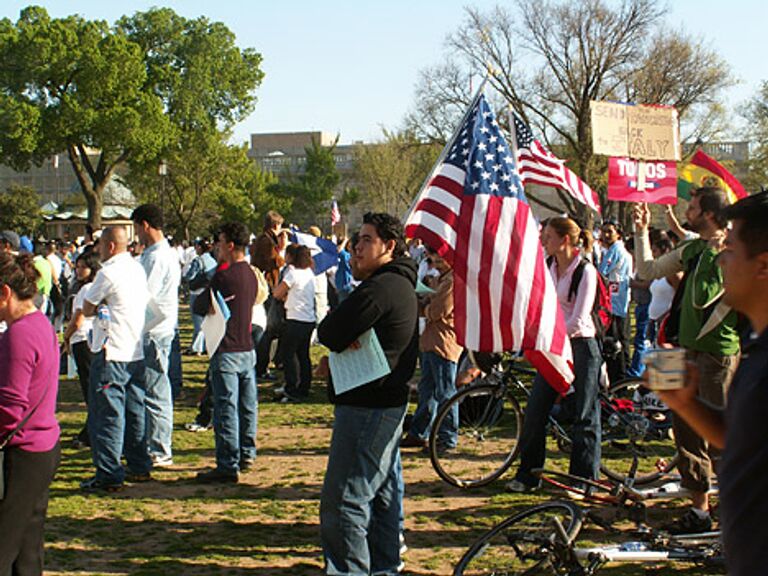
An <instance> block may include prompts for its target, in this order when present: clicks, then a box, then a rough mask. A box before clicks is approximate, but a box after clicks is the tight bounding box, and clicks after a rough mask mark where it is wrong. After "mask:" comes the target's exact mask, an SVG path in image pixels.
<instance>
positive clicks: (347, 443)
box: [318, 212, 418, 575]
mask: <svg viewBox="0 0 768 576" xmlns="http://www.w3.org/2000/svg"><path fill="white" fill-rule="evenodd" d="M352 257H353V258H354V259H355V264H356V266H355V270H356V278H357V279H359V280H363V282H362V283H361V284H360V285H359V286H358V287H357V288H355V290H354V291H353V292H352V293H351V294H350V295H349V296H348V297H347V298H346V299H345V300H344V301H343V302H342V303H340V304H339V306H338V307H337V308H336V309H334V310H333V311H332V312H331V313H330V314H329V315H328V316H326V318H325V320H323V322H322V323H321V324H320V326H319V328H318V337H319V339H320V342H321V343H323V344H324V345H326V346H327V347H328V348H329V349H330V350H332V351H333V352H342V351H344V350H345V349H347V348H348V347H350V346H353V347H354V346H355V342H356V341H357V339H358V338H359V337H360V336H361V335H362V334H363V333H364V332H366V331H367V330H368V329H370V328H373V330H374V332H375V333H376V336H377V337H378V339H379V342H380V343H381V347H382V349H383V350H384V353H385V355H386V357H387V361H388V363H389V367H390V369H391V372H390V373H389V374H388V375H386V376H384V377H383V378H380V379H378V380H374V381H372V382H369V383H368V384H364V385H362V386H360V387H358V388H354V389H352V390H349V391H348V392H345V393H343V394H340V395H336V394H335V393H334V389H333V382H332V381H331V382H329V386H328V391H329V396H330V400H331V402H332V403H333V404H335V409H334V424H333V437H332V438H331V447H330V453H329V456H328V467H327V469H326V473H325V481H324V483H323V492H322V496H321V500H320V532H321V538H322V543H323V552H324V554H325V562H326V573H327V574H333V575H340V574H397V573H398V571H399V566H400V540H399V539H400V513H401V511H402V491H401V490H399V489H398V482H401V481H402V468H401V466H400V458H399V452H398V450H399V448H398V444H399V439H400V436H401V434H402V426H403V418H404V416H405V412H406V408H407V403H408V380H410V378H411V376H412V375H413V371H414V369H415V367H416V359H417V356H418V332H417V320H418V310H417V302H416V293H415V290H414V289H415V286H416V264H415V262H414V261H413V260H412V259H411V258H409V257H408V256H406V247H405V238H404V235H403V227H402V224H401V223H400V221H399V220H397V218H394V217H393V216H390V215H388V214H380V213H378V214H373V213H370V212H369V213H368V214H366V215H365V216H364V217H363V225H362V227H361V228H360V237H359V240H358V242H357V244H356V245H355V250H354V254H353V256H352Z"/></svg>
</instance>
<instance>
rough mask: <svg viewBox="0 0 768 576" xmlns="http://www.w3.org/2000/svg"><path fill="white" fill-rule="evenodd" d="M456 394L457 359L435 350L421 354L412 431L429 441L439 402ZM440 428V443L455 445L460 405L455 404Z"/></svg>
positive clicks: (411, 432) (449, 445)
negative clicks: (451, 359)
mask: <svg viewBox="0 0 768 576" xmlns="http://www.w3.org/2000/svg"><path fill="white" fill-rule="evenodd" d="M454 394H456V362H451V361H450V360H446V359H445V358H443V357H442V356H440V355H439V354H436V353H434V352H424V353H422V355H421V380H419V403H418V405H417V406H416V412H414V414H413V420H412V421H411V430H410V434H413V435H414V436H417V437H419V438H421V439H422V440H426V439H427V438H428V437H429V433H430V431H431V429H432V423H433V422H434V421H435V416H437V411H438V409H439V408H440V405H441V404H442V403H443V402H445V401H447V400H448V399H450V398H451V397H452V396H453V395H454ZM453 408H454V409H453V410H451V413H450V414H449V415H448V417H447V418H446V419H445V420H443V425H442V426H441V428H440V430H438V432H437V434H438V439H439V440H440V443H441V444H444V445H446V446H448V447H451V448H453V447H455V446H456V443H457V441H458V425H459V405H458V404H455V405H454V406H453Z"/></svg>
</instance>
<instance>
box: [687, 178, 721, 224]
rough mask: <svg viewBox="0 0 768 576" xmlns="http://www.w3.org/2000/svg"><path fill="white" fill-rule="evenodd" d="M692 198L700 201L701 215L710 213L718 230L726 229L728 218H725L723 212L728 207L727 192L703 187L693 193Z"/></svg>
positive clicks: (712, 187)
mask: <svg viewBox="0 0 768 576" xmlns="http://www.w3.org/2000/svg"><path fill="white" fill-rule="evenodd" d="M691 196H695V197H696V198H698V199H699V208H700V209H701V213H702V214H703V213H704V212H709V213H710V214H712V217H713V218H714V220H715V223H716V224H717V227H718V228H721V229H722V228H725V226H726V224H728V218H726V217H725V216H723V211H724V210H725V209H726V208H727V207H728V200H727V199H726V195H725V192H723V190H722V189H721V188H717V187H715V186H702V187H701V188H696V189H695V190H693V191H692V192H691Z"/></svg>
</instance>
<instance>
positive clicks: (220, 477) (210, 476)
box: [195, 468, 240, 484]
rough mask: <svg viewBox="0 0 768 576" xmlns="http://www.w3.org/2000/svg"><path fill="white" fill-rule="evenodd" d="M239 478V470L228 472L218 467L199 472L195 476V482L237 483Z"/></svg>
mask: <svg viewBox="0 0 768 576" xmlns="http://www.w3.org/2000/svg"><path fill="white" fill-rule="evenodd" d="M239 480H240V478H239V476H238V474H237V472H226V471H224V470H219V469H218V468H213V469H212V470H208V471H206V472H198V473H197V476H195V482H198V483H200V484H237V483H238V481H239Z"/></svg>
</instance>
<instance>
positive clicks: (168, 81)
mask: <svg viewBox="0 0 768 576" xmlns="http://www.w3.org/2000/svg"><path fill="white" fill-rule="evenodd" d="M117 29H118V30H120V31H121V33H124V34H125V35H126V37H127V38H129V39H130V40H131V41H133V42H135V43H136V44H137V45H139V46H140V47H141V51H142V53H143V54H144V63H145V66H146V77H147V80H146V89H147V90H148V91H150V92H152V93H153V94H156V95H157V96H158V97H159V99H160V100H161V102H162V105H163V109H164V110H165V113H166V116H167V117H168V119H169V121H170V124H171V127H172V133H171V135H170V136H169V139H168V141H167V143H166V146H164V148H163V149H162V150H161V152H160V153H159V155H158V157H161V158H162V159H163V165H164V167H165V171H166V175H165V177H163V178H162V179H161V181H160V185H161V188H162V186H164V187H165V193H162V194H160V196H159V198H160V200H161V204H162V205H164V206H165V207H167V208H168V211H169V216H170V217H169V223H171V225H174V226H175V227H176V233H177V235H180V236H181V237H184V238H187V239H188V238H189V237H190V235H191V234H192V233H194V232H199V231H203V230H207V229H208V228H209V227H210V225H211V224H212V223H216V222H218V221H219V219H220V217H221V215H222V214H225V215H228V214H231V213H232V212H233V211H234V210H235V209H236V210H237V211H238V213H239V214H238V215H239V219H240V220H241V221H244V222H249V221H250V219H252V217H253V214H252V213H253V210H254V208H253V202H250V201H248V193H247V190H246V188H247V187H248V186H249V185H250V184H252V183H253V181H252V179H251V173H252V169H253V163H252V162H251V161H250V160H249V159H248V158H247V156H246V153H245V149H244V148H243V147H239V146H231V145H229V144H227V139H228V137H229V129H230V128H231V127H232V126H233V125H234V124H235V123H236V122H238V121H239V120H241V119H243V118H244V117H245V116H247V115H248V114H250V112H251V111H252V110H253V107H254V105H255V102H256V98H255V94H254V91H255V89H256V87H258V85H259V84H260V83H261V80H262V78H263V76H264V74H263V72H262V71H261V70H260V68H259V66H260V64H261V56H260V55H259V54H257V53H256V52H255V51H254V50H252V49H245V50H241V49H240V48H238V47H237V45H236V44H235V37H234V35H233V34H232V32H231V31H230V30H229V29H228V28H227V27H226V26H225V25H224V24H221V23H219V22H210V21H209V20H208V19H206V18H203V17H201V18H197V19H194V20H189V19H186V18H184V17H182V16H179V15H178V14H176V13H175V12H174V11H173V10H171V9H169V8H153V9H151V10H149V11H147V12H142V13H137V14H135V15H133V16H131V17H124V18H122V19H120V20H119V21H118V23H117ZM157 166H158V162H157V159H153V161H152V162H144V163H139V162H135V163H133V164H132V165H131V172H132V174H134V176H132V178H133V180H134V181H143V182H144V185H143V188H144V190H147V189H151V188H152V186H151V184H152V183H153V182H155V183H156V182H158V176H157ZM161 192H162V189H161Z"/></svg>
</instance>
